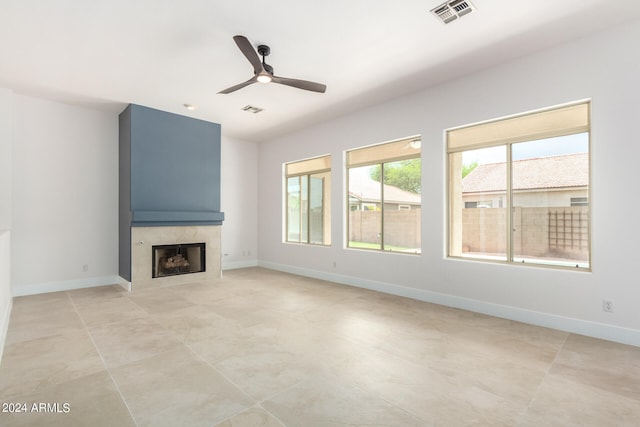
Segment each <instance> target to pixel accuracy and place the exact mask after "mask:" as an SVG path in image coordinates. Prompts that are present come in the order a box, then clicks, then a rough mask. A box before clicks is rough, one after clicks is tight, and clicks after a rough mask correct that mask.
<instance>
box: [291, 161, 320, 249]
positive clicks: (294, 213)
mask: <svg viewBox="0 0 640 427" xmlns="http://www.w3.org/2000/svg"><path fill="white" fill-rule="evenodd" d="M285 186H286V194H287V197H286V208H285V213H286V214H285V215H286V218H285V223H286V233H285V236H286V241H287V242H295V243H308V244H314V245H330V244H331V197H330V195H331V156H323V157H316V158H313V159H307V160H301V161H298V162H292V163H287V164H285Z"/></svg>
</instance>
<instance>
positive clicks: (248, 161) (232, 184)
mask: <svg viewBox="0 0 640 427" xmlns="http://www.w3.org/2000/svg"><path fill="white" fill-rule="evenodd" d="M221 175H222V188H221V206H222V211H223V212H224V215H225V219H224V223H223V225H222V269H223V270H229V269H233V268H241V267H251V266H255V265H257V259H258V258H257V257H258V238H257V235H258V231H257V230H258V200H257V198H258V191H257V185H258V149H257V146H256V144H255V143H254V142H246V141H241V140H237V139H232V138H229V137H226V136H225V135H224V134H223V135H222V171H221Z"/></svg>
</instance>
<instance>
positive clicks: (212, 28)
mask: <svg viewBox="0 0 640 427" xmlns="http://www.w3.org/2000/svg"><path fill="white" fill-rule="evenodd" d="M471 1H472V3H473V4H474V5H475V7H476V10H475V11H473V12H472V13H471V14H469V15H467V16H465V17H463V18H462V19H459V20H457V21H454V22H453V23H451V24H448V25H444V24H442V23H441V22H439V21H438V20H437V19H436V18H435V17H433V16H432V15H431V14H430V12H429V11H430V10H431V9H432V8H434V7H435V6H437V5H439V4H440V3H442V1H441V0H402V1H398V0H324V1H311V0H307V1H305V0H271V1H268V2H259V1H253V0H244V1H222V0H106V1H105V0H0V87H6V88H9V89H12V90H14V91H15V92H17V93H22V94H27V95H34V96H39V97H43V98H48V99H53V100H58V101H63V102H67V103H72V104H79V105H86V106H91V107H94V108H104V109H108V110H111V111H117V112H119V111H121V110H122V109H123V108H124V106H125V105H126V104H128V103H135V104H140V105H146V106H149V107H153V108H158V109H161V110H165V111H171V112H175V113H179V114H184V115H190V116H193V117H197V118H202V119H205V120H210V121H214V122H217V123H221V124H222V128H223V133H224V134H225V135H228V136H231V137H236V138H240V139H247V140H252V141H260V140H264V139H267V138H270V137H273V136H276V135H279V134H283V133H286V132H290V131H292V130H295V129H298V128H301V127H303V126H307V125H309V124H312V123H317V122H320V121H323V120H327V119H330V118H333V117H336V116H338V115H340V114H345V113H347V112H350V111H354V110H356V109H360V108H364V107H366V106H368V105H371V104H374V103H378V102H383V101H385V100H388V99H391V98H394V97H397V96H401V95H405V94H407V93H410V92H413V91H416V90H419V89H422V88H425V87H428V86H430V85H433V84H436V83H439V82H442V81H445V80H449V79H454V78H457V77H460V76H462V75H464V74H468V73H472V72H475V71H478V70H480V69H482V68H486V67H489V66H491V65H494V64H497V63H500V62H504V61H506V60H508V59H511V58H515V57H518V56H521V55H524V54H527V53H530V52H533V51H536V50H540V49H543V48H545V47H549V46H552V45H555V44H558V43H562V42H565V41H568V40H571V39H574V38H577V37H581V36H584V35H586V34H588V33H591V32H594V31H598V30H601V29H603V28H607V27H610V26H614V25H617V24H619V23H621V22H623V21H627V20H631V19H637V18H639V17H640V1H638V0H617V1H615V2H610V1H605V0H559V1H552V0H471ZM236 34H241V35H244V36H246V37H247V38H248V39H249V40H250V41H251V42H252V43H253V44H254V46H256V45H258V44H267V45H269V46H270V47H271V55H270V56H269V57H268V58H267V63H269V64H271V65H272V66H273V67H274V68H275V74H276V75H279V76H283V77H293V78H298V79H305V80H312V81H317V82H321V83H325V84H326V85H327V91H326V93H324V94H319V93H313V92H308V91H303V90H299V89H294V88H291V87H287V86H282V85H275V84H266V85H265V84H254V85H251V86H249V87H246V88H244V89H241V90H239V91H237V92H234V93H232V94H229V95H219V94H217V92H218V91H220V90H222V89H225V88H227V87H229V86H232V85H234V84H237V83H240V82H243V81H245V80H247V79H249V78H250V77H251V76H252V75H253V70H252V67H251V66H250V65H249V63H248V62H247V60H246V59H245V57H244V56H243V55H242V53H241V52H240V51H239V50H238V48H237V47H236V45H235V43H234V41H233V39H232V37H233V36H234V35H236ZM635 44H636V45H637V41H635ZM632 45H634V44H633V43H631V44H630V46H632ZM634 54H635V53H634ZM183 104H193V105H196V106H197V107H198V108H197V109H196V110H195V111H193V112H192V111H188V110H186V109H185V108H184V107H183ZM248 104H250V105H253V106H256V107H259V108H263V109H264V111H263V112H261V113H259V114H252V113H248V112H243V111H241V108H242V107H244V106H246V105H248Z"/></svg>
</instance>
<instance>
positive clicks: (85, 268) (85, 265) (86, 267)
mask: <svg viewBox="0 0 640 427" xmlns="http://www.w3.org/2000/svg"><path fill="white" fill-rule="evenodd" d="M87 271H89V264H82V272H83V273H86V272H87Z"/></svg>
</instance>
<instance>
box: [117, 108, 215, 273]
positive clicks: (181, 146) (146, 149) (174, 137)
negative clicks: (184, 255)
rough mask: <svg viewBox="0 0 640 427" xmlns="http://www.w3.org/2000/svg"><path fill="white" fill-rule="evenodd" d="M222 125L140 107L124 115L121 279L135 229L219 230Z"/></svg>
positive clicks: (128, 262) (128, 269) (128, 266)
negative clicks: (202, 227)
mask: <svg viewBox="0 0 640 427" xmlns="http://www.w3.org/2000/svg"><path fill="white" fill-rule="evenodd" d="M220 146H221V141H220V125H219V124H217V123H212V122H207V121H204V120H198V119H193V118H191V117H186V116H181V115H178V114H172V113H167V112H165V111H160V110H155V109H153V108H148V107H143V106H140V105H133V104H132V105H129V106H128V107H127V108H126V109H125V110H124V111H123V112H122V113H121V114H120V145H119V148H120V154H119V156H120V206H119V221H120V259H119V261H120V275H121V276H122V277H124V278H125V279H127V280H131V260H130V258H131V253H130V251H131V230H130V229H131V227H132V226H170V225H219V224H222V221H223V220H224V213H223V212H221V211H220V186H221V183H220V161H221V158H220Z"/></svg>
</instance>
